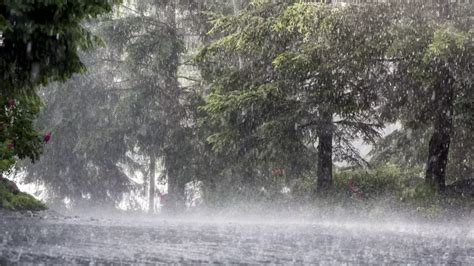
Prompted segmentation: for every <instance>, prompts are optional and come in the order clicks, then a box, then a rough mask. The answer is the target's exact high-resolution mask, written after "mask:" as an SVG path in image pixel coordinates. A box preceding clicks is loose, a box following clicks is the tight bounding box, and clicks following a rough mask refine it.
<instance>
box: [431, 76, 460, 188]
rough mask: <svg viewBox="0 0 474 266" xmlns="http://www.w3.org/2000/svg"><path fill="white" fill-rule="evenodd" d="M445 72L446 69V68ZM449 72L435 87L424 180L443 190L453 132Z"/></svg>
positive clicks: (451, 92)
mask: <svg viewBox="0 0 474 266" xmlns="http://www.w3.org/2000/svg"><path fill="white" fill-rule="evenodd" d="M446 72H447V70H446ZM453 82H454V81H453V79H452V78H451V76H450V75H449V74H446V75H445V78H444V79H443V81H442V82H441V83H440V84H439V85H438V86H437V87H436V88H435V103H434V104H435V105H436V109H435V119H434V124H433V135H432V136H431V139H430V143H429V149H428V163H427V166H426V177H425V181H426V182H427V183H428V184H430V185H432V186H435V187H437V188H438V189H439V190H441V191H443V190H444V188H445V186H446V167H447V164H448V155H449V146H450V144H451V134H452V132H453V111H454V88H453Z"/></svg>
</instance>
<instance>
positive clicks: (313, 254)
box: [0, 219, 474, 265]
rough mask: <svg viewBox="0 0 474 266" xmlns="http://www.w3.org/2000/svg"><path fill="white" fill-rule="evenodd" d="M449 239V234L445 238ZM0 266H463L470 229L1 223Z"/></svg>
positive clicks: (471, 242) (469, 258)
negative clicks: (54, 265)
mask: <svg viewBox="0 0 474 266" xmlns="http://www.w3.org/2000/svg"><path fill="white" fill-rule="evenodd" d="M448 232H449V233H448ZM0 255H1V258H2V259H0V265H2V264H5V263H7V262H22V263H33V262H35V263H38V262H44V263H48V264H49V263H58V264H70V263H78V264H82V263H95V264H97V263H98V264H109V263H125V264H129V263H131V264H135V263H173V262H175V263H176V262H178V263H179V262H185V263H282V264H287V263H297V264H298V263H316V262H319V263H338V264H339V263H354V264H358V263H375V264H380V263H394V264H398V263H401V264H407V263H409V264H469V263H472V262H473V261H474V237H473V229H472V228H471V227H469V226H468V227H462V226H461V227H455V228H453V227H452V226H450V228H444V227H443V226H437V227H433V226H424V225H413V226H411V225H404V224H395V223H394V224H385V225H383V226H382V225H375V224H371V223H359V224H355V223H346V224H335V223H333V222H308V223H286V222H281V223H272V222H261V221H260V222H225V221H219V222H193V221H189V220H188V221H177V220H156V221H140V222H138V221H136V222H134V221H133V220H129V221H128V222H110V221H105V220H103V221H102V220H101V221H85V220H84V221H81V220H75V221H61V220H55V221H45V220H43V221H41V220H39V221H38V220H37V221H31V220H23V219H16V220H14V219H0Z"/></svg>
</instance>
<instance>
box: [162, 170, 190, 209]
mask: <svg viewBox="0 0 474 266" xmlns="http://www.w3.org/2000/svg"><path fill="white" fill-rule="evenodd" d="M184 186H185V184H184V182H182V180H180V178H179V176H178V175H177V173H176V172H174V171H169V172H168V199H167V202H166V204H165V206H164V207H165V211H166V212H168V213H179V212H181V211H183V210H184V209H185V207H186V205H185V204H186V203H185V195H184Z"/></svg>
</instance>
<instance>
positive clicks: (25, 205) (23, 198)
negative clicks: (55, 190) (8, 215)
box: [0, 182, 46, 211]
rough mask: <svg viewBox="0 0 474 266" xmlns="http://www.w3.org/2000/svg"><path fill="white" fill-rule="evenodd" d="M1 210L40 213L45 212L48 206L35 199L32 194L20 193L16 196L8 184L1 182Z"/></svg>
mask: <svg viewBox="0 0 474 266" xmlns="http://www.w3.org/2000/svg"><path fill="white" fill-rule="evenodd" d="M0 209H7V210H13V211H27V210H28V211H40V210H45V209H46V205H45V204H44V203H42V202H41V201H39V200H37V199H35V198H34V197H33V196H31V195H30V194H27V193H24V192H19V193H17V194H14V193H12V192H11V191H10V189H9V188H8V187H7V184H5V183H4V182H0Z"/></svg>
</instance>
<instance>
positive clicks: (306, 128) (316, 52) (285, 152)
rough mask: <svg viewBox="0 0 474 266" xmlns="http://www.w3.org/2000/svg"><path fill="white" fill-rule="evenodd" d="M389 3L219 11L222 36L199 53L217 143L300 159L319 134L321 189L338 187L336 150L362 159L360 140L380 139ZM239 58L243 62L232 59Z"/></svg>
mask: <svg viewBox="0 0 474 266" xmlns="http://www.w3.org/2000/svg"><path fill="white" fill-rule="evenodd" d="M383 11H384V6H373V7H371V6H367V7H363V8H361V7H358V6H347V7H342V6H331V5H326V4H321V3H295V4H292V3H288V2H273V1H254V2H252V3H251V6H250V8H249V9H246V10H244V11H243V12H241V13H239V14H238V15H237V16H226V17H222V18H217V19H216V20H214V29H213V31H212V33H214V34H217V35H218V36H221V37H220V38H219V39H218V40H217V41H215V42H214V43H212V44H210V45H209V46H207V47H206V48H205V49H204V50H203V51H202V52H201V54H200V57H199V60H201V62H202V64H203V68H204V69H205V71H204V72H203V73H204V78H205V79H206V80H207V81H209V82H210V85H211V94H210V95H209V98H208V102H207V104H206V105H205V106H204V107H203V110H205V111H206V112H207V113H208V118H209V121H212V122H213V123H214V124H213V125H214V126H215V128H216V129H217V130H216V131H215V133H214V134H212V135H211V136H210V137H209V141H210V142H211V143H212V144H213V146H214V148H215V149H217V150H219V149H222V150H224V149H226V150H235V151H236V153H237V154H246V155H252V154H253V156H254V157H253V158H257V159H258V160H260V161H271V162H278V161H281V162H284V163H289V165H291V164H294V163H297V160H298V159H297V158H298V157H296V156H295V155H296V154H308V152H310V150H311V146H313V144H314V143H315V142H316V141H317V142H319V145H318V159H317V161H318V163H317V164H318V165H317V168H318V185H319V189H321V190H326V189H328V188H330V187H331V180H332V173H331V172H332V159H333V156H334V155H335V157H336V159H343V160H353V161H356V160H358V159H359V160H360V157H357V152H356V150H355V149H354V147H352V145H351V143H350V140H351V139H353V138H355V137H356V136H362V137H364V138H365V139H366V140H368V141H369V140H374V138H376V137H377V131H376V129H377V128H379V127H380V126H381V123H380V122H379V121H378V118H377V116H376V115H374V113H375V112H374V109H373V107H374V104H375V103H376V100H377V94H378V93H377V90H376V86H377V85H379V84H381V79H378V78H376V77H377V74H380V75H383V74H384V73H385V72H384V71H385V66H384V65H383V64H381V63H379V60H380V59H381V58H383V55H384V52H385V48H386V47H387V44H388V41H389V40H387V38H386V35H385V34H384V26H386V25H388V22H389V20H388V19H385V18H383V17H381V16H379V13H380V12H383ZM239 58H242V59H241V60H242V61H243V63H242V65H237V66H236V65H235V64H229V63H228V62H232V60H239ZM206 66H207V68H206ZM333 141H334V142H335V154H334V155H333ZM354 158H356V159H355V160H354ZM357 158H358V159H357ZM292 160H293V163H291V161H292Z"/></svg>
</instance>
